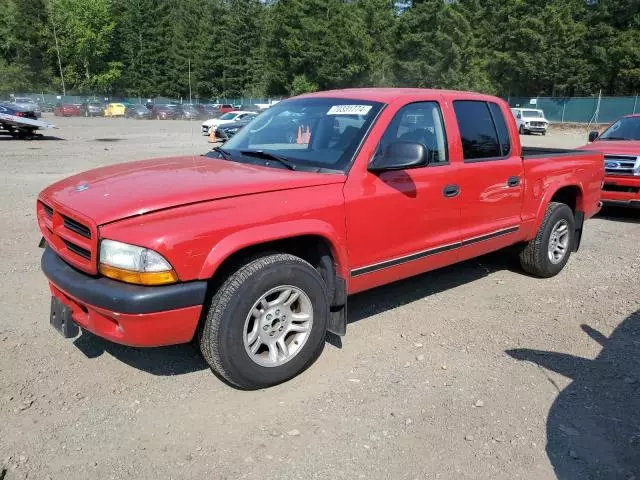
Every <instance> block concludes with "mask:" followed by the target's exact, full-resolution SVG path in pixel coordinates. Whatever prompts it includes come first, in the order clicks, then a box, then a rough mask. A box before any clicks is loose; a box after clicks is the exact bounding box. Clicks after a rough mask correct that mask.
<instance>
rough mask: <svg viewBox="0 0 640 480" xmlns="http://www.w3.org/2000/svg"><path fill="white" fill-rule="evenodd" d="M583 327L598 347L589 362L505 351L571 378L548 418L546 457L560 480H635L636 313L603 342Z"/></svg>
mask: <svg viewBox="0 0 640 480" xmlns="http://www.w3.org/2000/svg"><path fill="white" fill-rule="evenodd" d="M582 329H583V330H584V332H585V333H586V334H587V335H589V336H590V337H591V338H592V339H593V340H594V341H596V342H598V343H599V344H600V345H602V351H601V352H600V354H599V355H598V356H597V357H596V358H595V359H594V360H590V359H586V358H581V357H574V356H572V355H569V354H565V353H557V352H545V351H539V350H528V349H516V350H508V351H507V353H508V354H509V355H511V356H512V357H513V358H516V359H518V360H526V361H529V362H533V363H535V364H536V365H539V366H540V367H543V368H545V369H549V370H552V371H554V372H557V373H560V374H561V375H564V376H566V377H569V378H571V379H572V380H573V382H572V383H571V384H570V385H569V386H568V387H567V388H565V389H564V390H563V391H562V392H560V393H559V395H558V397H557V398H556V400H555V401H554V402H553V405H552V406H551V410H550V411H549V416H548V420H547V455H548V457H549V460H550V461H551V463H552V465H553V468H554V470H555V473H556V475H557V476H558V479H559V480H582V479H585V480H586V479H593V480H596V479H607V480H617V479H620V480H629V479H631V478H640V310H638V311H637V312H635V313H633V314H631V315H630V316H629V317H627V318H626V319H625V320H624V321H623V322H622V323H621V324H620V325H619V326H618V327H617V328H616V329H615V331H614V332H613V333H612V334H611V336H609V337H608V338H607V337H605V336H603V335H602V334H601V333H600V332H598V331H596V330H594V329H593V328H591V327H589V326H588V325H582ZM550 381H552V380H551V379H550ZM552 383H553V381H552ZM554 385H555V383H554Z"/></svg>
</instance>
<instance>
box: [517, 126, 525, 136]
mask: <svg viewBox="0 0 640 480" xmlns="http://www.w3.org/2000/svg"><path fill="white" fill-rule="evenodd" d="M518 132H520V135H524V125H520V128H519V129H518Z"/></svg>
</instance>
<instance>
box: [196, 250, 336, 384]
mask: <svg viewBox="0 0 640 480" xmlns="http://www.w3.org/2000/svg"><path fill="white" fill-rule="evenodd" d="M289 287H293V289H294V291H295V290H298V291H300V292H302V293H303V294H304V295H306V297H304V295H302V294H299V296H298V300H295V301H294V303H293V304H292V307H291V308H292V309H291V310H289V312H291V314H290V315H289V318H285V319H284V320H282V319H278V318H275V319H273V317H276V312H280V310H273V309H275V308H283V312H284V308H285V307H284V306H280V307H276V306H269V307H266V308H264V309H263V308H262V307H259V306H258V305H259V303H258V302H259V300H260V299H262V298H263V297H264V296H265V294H267V293H268V292H271V291H273V290H275V293H273V294H272V295H274V296H279V292H280V290H278V289H290V288H289ZM266 298H267V299H273V297H271V296H268V295H267V296H266ZM269 302H270V303H272V300H269ZM303 304H304V305H306V308H307V310H308V308H309V306H310V307H311V309H312V310H311V321H310V325H309V323H307V324H306V325H307V326H308V328H309V330H307V331H306V333H295V332H290V333H286V332H287V330H288V329H287V327H288V326H289V325H290V324H291V323H293V318H294V315H295V310H296V309H297V310H298V311H299V312H302V313H304V312H305V308H304V305H303ZM256 310H260V311H259V312H258V316H252V315H251V312H252V311H256ZM268 312H271V313H273V316H272V315H267V313H268ZM328 314H329V300H328V295H327V289H326V285H325V283H324V281H323V280H322V277H321V276H320V274H319V273H318V271H317V270H316V269H314V268H313V267H312V266H311V265H310V264H308V263H307V262H305V261H304V260H302V259H301V258H298V257H295V256H293V255H288V254H273V255H267V256H264V257H260V258H258V259H256V260H253V261H251V262H249V263H247V264H246V265H244V266H242V267H240V268H239V269H237V270H236V271H235V272H234V273H232V274H231V275H230V276H229V277H228V278H227V279H226V281H225V282H224V283H223V285H222V286H221V287H220V288H219V290H218V291H217V292H216V293H215V295H214V296H213V298H212V300H211V305H210V307H209V310H208V311H207V316H206V319H205V320H204V322H203V324H202V325H201V327H200V329H199V331H198V340H199V343H200V350H201V351H202V354H203V356H204V358H205V360H206V361H207V363H208V364H209V365H210V367H211V369H212V370H213V371H214V373H216V374H217V375H218V376H220V377H222V378H223V379H224V380H226V381H227V382H229V383H230V384H232V385H234V386H236V387H238V388H241V389H246V390H253V389H259V388H265V387H270V386H273V385H277V384H279V383H282V382H285V381H287V380H289V379H291V378H293V377H295V376H296V375H298V374H299V373H301V372H303V371H304V370H305V369H307V368H308V367H309V366H310V365H311V364H312V363H313V362H314V361H315V360H316V359H317V358H318V356H319V355H320V353H321V352H322V349H323V347H324V338H325V333H326V327H327V317H328ZM278 315H280V316H283V317H286V316H285V315H284V313H279V314H278ZM267 319H269V320H267ZM272 319H273V322H274V323H275V327H274V326H273V325H272V324H270V322H271V320H272ZM281 321H282V322H283V323H280V322H281ZM296 321H300V320H296ZM254 322H255V324H254ZM263 322H267V323H269V324H265V323H263ZM307 322H309V321H308V320H307ZM252 325H253V328H251V326H252ZM300 325H302V324H300ZM248 327H249V328H248ZM279 327H280V330H281V331H284V332H285V333H284V335H283V334H280V335H278V334H279V332H278V328H279ZM283 327H284V328H285V330H282V328H283ZM268 328H275V329H276V330H275V331H268V332H265V331H264V330H265V329H268ZM254 329H255V330H254ZM249 330H254V331H255V332H257V333H254V335H255V337H256V338H257V340H256V342H258V345H261V346H260V347H259V348H258V349H257V352H256V354H255V355H254V356H255V358H252V356H251V355H252V354H251V353H250V352H249V351H248V350H249V348H250V347H249V345H251V343H249V342H250V341H249V340H247V339H248V337H251V334H247V333H245V332H248V331H249ZM274 333H275V335H276V336H275V337H273V334H274ZM268 335H271V336H272V337H269V336H268ZM303 335H306V336H305V337H304V338H303V339H302V340H299V338H300V336H303ZM278 336H281V337H282V341H283V342H289V343H288V346H287V351H289V352H291V350H289V349H291V348H293V349H297V350H295V351H294V352H293V353H291V356H290V357H289V359H288V360H283V359H281V357H282V358H285V357H284V356H283V355H284V353H283V350H282V349H281V348H276V347H275V345H274V349H275V351H276V352H277V354H276V355H277V358H278V359H280V360H279V361H280V362H281V363H280V364H278V363H276V364H275V365H273V366H269V365H263V364H259V363H258V362H267V363H268V362H270V361H271V360H270V359H269V358H268V357H269V352H270V349H268V348H267V346H266V344H265V343H261V342H262V339H263V338H266V339H267V340H271V342H274V339H275V338H278ZM298 341H300V342H302V343H301V346H299V347H296V346H297V345H299V343H297V342H298ZM294 344H295V345H294ZM254 345H255V343H254ZM261 350H266V351H261ZM259 356H266V358H264V357H260V358H259Z"/></svg>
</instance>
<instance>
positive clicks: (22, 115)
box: [16, 112, 27, 117]
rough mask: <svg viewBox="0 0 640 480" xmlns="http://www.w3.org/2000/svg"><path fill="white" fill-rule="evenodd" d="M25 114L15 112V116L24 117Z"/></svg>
mask: <svg viewBox="0 0 640 480" xmlns="http://www.w3.org/2000/svg"><path fill="white" fill-rule="evenodd" d="M26 116H27V114H26V113H24V112H16V117H26Z"/></svg>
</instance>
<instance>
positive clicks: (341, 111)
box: [327, 105, 371, 115]
mask: <svg viewBox="0 0 640 480" xmlns="http://www.w3.org/2000/svg"><path fill="white" fill-rule="evenodd" d="M369 110H371V105H334V106H333V107H331V108H330V109H329V111H328V112H327V115H366V114H367V113H369Z"/></svg>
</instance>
